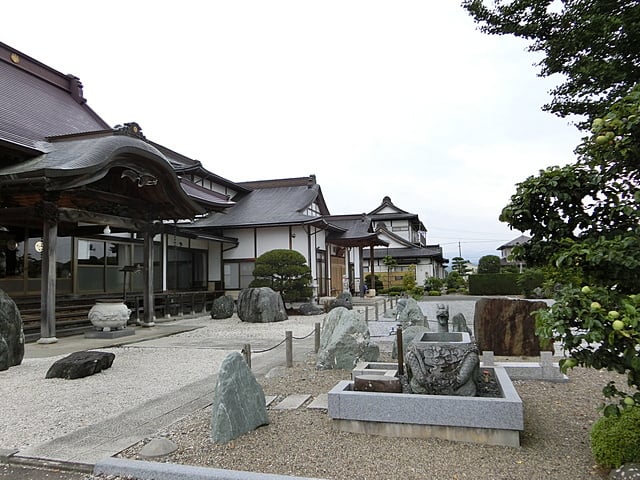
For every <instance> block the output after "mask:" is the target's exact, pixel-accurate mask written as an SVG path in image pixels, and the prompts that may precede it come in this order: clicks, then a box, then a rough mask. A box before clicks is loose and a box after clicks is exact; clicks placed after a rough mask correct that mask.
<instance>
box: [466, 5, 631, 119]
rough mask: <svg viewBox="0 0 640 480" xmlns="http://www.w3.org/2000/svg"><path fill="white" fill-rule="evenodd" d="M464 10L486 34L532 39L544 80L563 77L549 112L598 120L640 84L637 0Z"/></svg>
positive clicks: (532, 46) (484, 7)
mask: <svg viewBox="0 0 640 480" xmlns="http://www.w3.org/2000/svg"><path fill="white" fill-rule="evenodd" d="M487 4H489V5H487ZM462 5H463V7H464V8H466V9H467V11H468V12H469V13H470V14H471V16H472V17H473V18H474V20H475V21H476V22H477V23H478V24H479V25H480V29H481V31H483V32H485V33H488V34H494V35H506V34H508V35H514V36H515V37H518V38H522V39H525V40H529V41H530V42H531V44H530V46H529V50H530V51H532V52H541V53H542V54H543V55H544V56H543V58H542V60H541V61H540V63H539V66H540V76H543V77H550V76H552V75H554V74H560V76H561V77H562V78H564V83H561V84H560V85H559V86H557V87H556V88H554V89H553V90H551V94H552V95H553V99H552V101H551V103H550V104H548V105H545V106H544V109H545V110H547V111H550V112H552V113H555V114H557V115H559V116H561V117H566V116H568V115H586V116H587V118H594V116H598V115H603V114H604V112H605V111H606V109H607V108H608V107H609V106H610V105H611V104H612V103H614V102H615V101H617V100H619V99H620V98H622V97H623V96H624V95H626V93H627V92H628V91H629V90H630V89H631V88H632V87H633V86H634V85H635V84H637V83H639V82H640V69H639V68H638V65H639V64H640V49H638V48H637V45H638V44H640V7H639V2H638V1H629V0H607V1H594V0H562V1H561V2H557V1H556V0H512V1H508V2H506V1H499V0H492V1H489V0H464V1H463V2H462ZM588 126H589V124H588V122H587V123H583V124H582V127H584V128H588Z"/></svg>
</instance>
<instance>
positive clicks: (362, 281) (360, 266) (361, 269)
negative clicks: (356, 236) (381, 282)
mask: <svg viewBox="0 0 640 480" xmlns="http://www.w3.org/2000/svg"><path fill="white" fill-rule="evenodd" d="M363 252H364V249H363V248H362V247H358V256H359V258H358V270H359V271H358V276H359V277H360V296H361V297H364V284H365V279H364V265H363V262H364V255H363Z"/></svg>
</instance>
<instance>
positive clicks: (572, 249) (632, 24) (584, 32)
mask: <svg viewBox="0 0 640 480" xmlns="http://www.w3.org/2000/svg"><path fill="white" fill-rule="evenodd" d="M487 3H490V6H487V5H486V4H487ZM463 5H464V7H465V8H466V9H467V10H468V11H469V12H470V13H471V14H472V16H473V17H474V19H475V20H476V21H477V22H478V23H479V24H480V28H481V29H482V30H483V31H485V32H487V33H490V34H512V35H515V36H517V37H520V38H524V39H528V40H531V41H532V44H531V46H530V50H531V51H536V52H542V53H543V54H544V58H543V59H542V60H541V62H540V65H541V67H542V69H541V75H542V76H551V75H553V74H555V73H560V74H562V78H564V83H562V84H560V85H559V86H558V87H556V88H555V89H554V90H553V91H552V92H551V93H552V95H553V100H552V102H551V103H550V104H549V105H546V106H545V107H544V108H545V109H546V110H549V111H551V112H553V113H556V114H558V115H560V116H568V115H580V116H581V120H580V122H579V127H580V128H582V129H584V130H585V131H586V136H585V138H584V139H583V142H582V143H581V144H580V145H579V146H578V147H577V149H576V155H577V161H576V162H575V163H573V164H569V165H566V166H563V167H558V166H553V167H549V168H546V169H545V170H542V171H540V172H539V174H538V175H536V176H531V177H529V178H527V179H526V180H524V181H523V182H521V183H519V184H517V186H516V193H515V194H514V195H513V196H512V197H511V201H510V203H509V204H508V205H507V206H506V207H505V208H504V209H503V210H502V213H501V215H500V220H502V221H504V222H506V223H508V224H509V225H510V226H511V227H512V228H514V229H516V230H519V231H523V232H525V231H529V232H530V234H531V237H532V238H531V240H530V241H529V242H527V243H526V244H524V245H521V246H518V247H516V248H515V249H514V254H515V255H517V256H519V257H520V258H521V259H524V260H526V262H527V265H528V266H535V267H543V268H545V270H546V271H549V270H553V271H554V272H555V273H554V275H553V277H552V280H553V282H554V283H555V287H556V288H555V291H556V292H557V298H556V303H555V304H554V305H553V306H552V307H551V308H550V309H548V310H543V311H540V312H539V313H538V315H537V326H538V334H539V335H541V336H543V337H546V338H550V339H553V340H555V341H558V342H560V343H561V344H562V346H563V348H564V350H565V352H566V353H567V355H568V358H566V359H564V361H562V363H561V367H562V369H563V370H564V371H567V369H569V368H572V367H575V366H578V365H580V366H585V367H593V368H596V369H601V368H606V369H608V370H611V371H616V372H619V373H621V374H624V375H626V380H627V386H626V387H621V386H620V385H616V384H613V383H611V384H608V385H606V386H605V387H604V389H603V393H604V395H605V397H606V398H607V399H609V405H607V406H606V407H605V410H604V413H605V414H606V415H611V414H617V413H619V411H620V410H621V409H623V408H628V407H630V406H637V405H640V393H639V391H638V390H639V389H640V354H639V351H640V327H639V322H640V314H639V313H638V312H639V310H640V297H639V296H637V294H638V293H639V292H640V208H639V206H640V87H638V86H637V85H638V84H639V83H640V69H638V68H637V65H638V64H639V63H640V50H638V49H637V48H636V47H635V46H634V45H637V44H638V42H640V28H638V27H637V26H638V25H639V24H640V9H639V8H638V5H637V2H622V1H621V0H612V1H610V2H594V1H588V0H576V1H568V0H563V1H561V2H555V1H552V0H543V1H534V0H514V1H511V2H498V1H491V2H489V1H488V0H466V1H464V2H463Z"/></svg>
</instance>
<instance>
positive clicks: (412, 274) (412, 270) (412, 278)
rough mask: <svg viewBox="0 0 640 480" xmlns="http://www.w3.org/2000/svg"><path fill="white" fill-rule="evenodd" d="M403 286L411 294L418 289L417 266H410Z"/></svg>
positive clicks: (403, 280) (405, 273)
mask: <svg viewBox="0 0 640 480" xmlns="http://www.w3.org/2000/svg"><path fill="white" fill-rule="evenodd" d="M402 285H403V286H404V289H405V290H406V291H407V292H411V291H412V290H413V289H414V288H416V266H415V265H409V269H408V270H407V271H406V272H404V277H403V278H402Z"/></svg>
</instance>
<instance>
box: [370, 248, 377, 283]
mask: <svg viewBox="0 0 640 480" xmlns="http://www.w3.org/2000/svg"><path fill="white" fill-rule="evenodd" d="M374 264H375V258H373V245H371V246H370V247H369V272H370V273H371V285H369V288H370V289H371V290H375V288H376V272H375V271H374V270H375V268H374Z"/></svg>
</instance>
